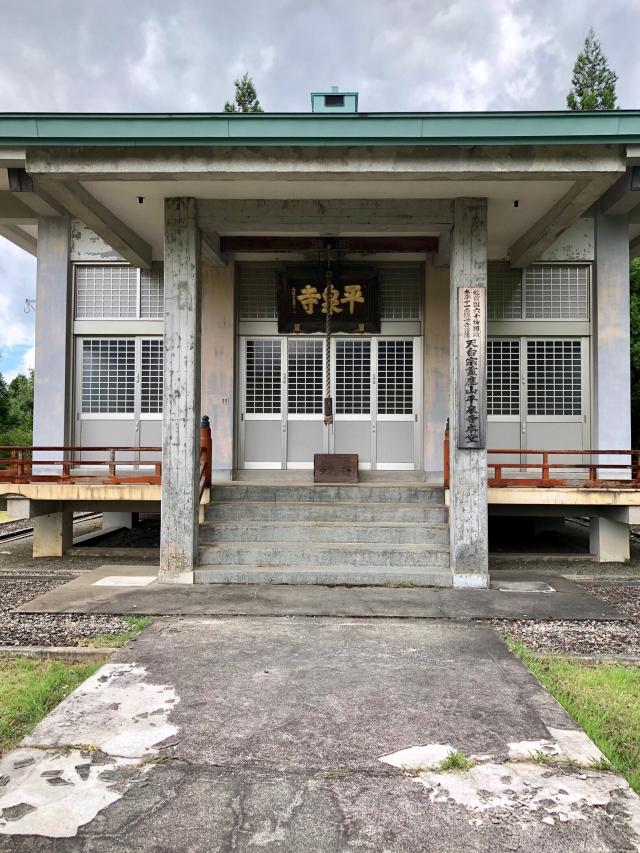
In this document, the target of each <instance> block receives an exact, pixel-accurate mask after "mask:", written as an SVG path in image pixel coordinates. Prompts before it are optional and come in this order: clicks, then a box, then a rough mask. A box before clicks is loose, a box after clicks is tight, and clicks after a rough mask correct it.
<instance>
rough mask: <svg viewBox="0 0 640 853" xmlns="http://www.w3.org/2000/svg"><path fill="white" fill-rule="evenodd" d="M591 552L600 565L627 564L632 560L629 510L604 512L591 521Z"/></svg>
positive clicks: (619, 508) (622, 508)
mask: <svg viewBox="0 0 640 853" xmlns="http://www.w3.org/2000/svg"><path fill="white" fill-rule="evenodd" d="M589 551H590V552H591V553H592V554H593V555H594V556H595V557H596V559H597V561H598V562H599V563H625V562H626V561H627V560H628V559H629V558H630V549H629V510H628V508H626V507H616V508H614V509H610V510H603V513H602V515H597V516H593V517H592V518H591V519H590V521H589Z"/></svg>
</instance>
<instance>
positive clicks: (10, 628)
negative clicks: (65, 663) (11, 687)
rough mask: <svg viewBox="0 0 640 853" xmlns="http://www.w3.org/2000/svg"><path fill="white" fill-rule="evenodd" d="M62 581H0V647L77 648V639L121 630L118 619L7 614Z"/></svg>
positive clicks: (110, 617) (64, 580) (122, 622)
mask: <svg viewBox="0 0 640 853" xmlns="http://www.w3.org/2000/svg"><path fill="white" fill-rule="evenodd" d="M65 582H66V579H63V578H47V579H46V580H45V579H38V580H31V579H29V580H27V579H24V580H20V579H17V578H11V579H0V646H77V645H78V644H79V643H78V641H79V640H81V639H86V638H89V637H97V636H99V635H100V634H118V633H119V632H120V631H122V630H123V628H124V624H125V623H124V620H123V619H122V618H121V617H119V616H79V615H68V616H67V615H53V614H47V613H12V612H11V611H12V610H13V609H14V608H15V607H19V606H20V605H21V604H24V603H25V602H27V601H31V599H33V598H36V597H37V596H38V595H42V594H43V593H45V592H47V591H48V590H50V589H54V587H56V586H60V584H62V583H65Z"/></svg>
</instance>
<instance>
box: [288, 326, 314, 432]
mask: <svg viewBox="0 0 640 853" xmlns="http://www.w3.org/2000/svg"><path fill="white" fill-rule="evenodd" d="M322 349H323V341H321V340H292V341H289V347H288V350H289V352H288V377H289V390H288V405H289V414H291V415H320V414H322V386H323V371H322V365H323V360H322Z"/></svg>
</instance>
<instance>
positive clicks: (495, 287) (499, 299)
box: [487, 263, 522, 320]
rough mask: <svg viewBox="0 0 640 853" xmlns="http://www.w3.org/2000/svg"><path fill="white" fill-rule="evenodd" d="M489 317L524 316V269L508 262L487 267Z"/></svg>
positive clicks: (518, 317)
mask: <svg viewBox="0 0 640 853" xmlns="http://www.w3.org/2000/svg"><path fill="white" fill-rule="evenodd" d="M487 317H488V319H489V320H520V319H521V318H522V270H516V269H511V267H510V266H509V265H508V264H498V263H492V264H489V265H488V267H487Z"/></svg>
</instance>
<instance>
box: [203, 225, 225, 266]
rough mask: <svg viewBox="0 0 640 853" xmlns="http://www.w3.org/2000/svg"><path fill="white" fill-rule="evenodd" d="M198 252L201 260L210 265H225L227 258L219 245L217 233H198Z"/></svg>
mask: <svg viewBox="0 0 640 853" xmlns="http://www.w3.org/2000/svg"><path fill="white" fill-rule="evenodd" d="M200 252H201V254H202V262H203V263H205V264H207V265H208V266H210V267H226V265H227V258H226V257H225V255H224V252H223V250H222V249H221V247H220V236H219V235H218V234H203V233H201V234H200Z"/></svg>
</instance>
